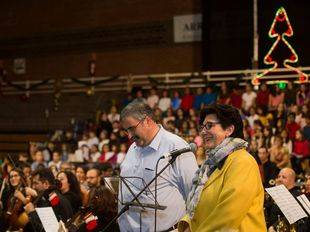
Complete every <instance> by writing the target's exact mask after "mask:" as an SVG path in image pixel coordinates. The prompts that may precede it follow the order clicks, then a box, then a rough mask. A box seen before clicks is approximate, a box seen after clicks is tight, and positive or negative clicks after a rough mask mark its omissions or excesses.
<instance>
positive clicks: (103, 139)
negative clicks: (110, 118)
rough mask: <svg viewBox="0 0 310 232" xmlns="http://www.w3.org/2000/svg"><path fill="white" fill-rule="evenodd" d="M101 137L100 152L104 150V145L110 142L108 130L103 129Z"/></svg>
mask: <svg viewBox="0 0 310 232" xmlns="http://www.w3.org/2000/svg"><path fill="white" fill-rule="evenodd" d="M99 138H100V142H99V145H98V149H99V151H100V152H102V147H103V145H106V144H109V143H110V139H109V136H108V132H107V131H106V130H102V131H101V132H100V135H99Z"/></svg>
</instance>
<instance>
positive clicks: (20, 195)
mask: <svg viewBox="0 0 310 232" xmlns="http://www.w3.org/2000/svg"><path fill="white" fill-rule="evenodd" d="M14 197H16V198H17V199H19V200H20V201H21V202H23V204H26V201H27V199H26V197H25V196H24V194H22V192H21V191H19V190H15V192H14Z"/></svg>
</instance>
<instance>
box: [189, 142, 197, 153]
mask: <svg viewBox="0 0 310 232" xmlns="http://www.w3.org/2000/svg"><path fill="white" fill-rule="evenodd" d="M189 147H190V148H191V152H193V153H195V152H196V151H197V145H196V143H190V144H189Z"/></svg>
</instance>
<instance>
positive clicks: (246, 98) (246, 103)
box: [242, 83, 257, 112]
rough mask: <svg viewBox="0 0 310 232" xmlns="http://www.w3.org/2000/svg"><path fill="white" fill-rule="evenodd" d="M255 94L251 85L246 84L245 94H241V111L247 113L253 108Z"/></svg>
mask: <svg viewBox="0 0 310 232" xmlns="http://www.w3.org/2000/svg"><path fill="white" fill-rule="evenodd" d="M256 97H257V95H256V93H255V92H254V91H253V89H252V85H251V83H246V85H245V92H244V93H243V94H242V109H243V110H244V112H248V111H249V109H250V108H251V107H252V106H255V102H256Z"/></svg>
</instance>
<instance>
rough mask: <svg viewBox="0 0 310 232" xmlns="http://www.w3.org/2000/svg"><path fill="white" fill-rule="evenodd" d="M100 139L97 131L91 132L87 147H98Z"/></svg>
mask: <svg viewBox="0 0 310 232" xmlns="http://www.w3.org/2000/svg"><path fill="white" fill-rule="evenodd" d="M98 144H99V139H98V137H97V135H96V133H95V131H90V132H89V134H88V139H87V146H88V147H91V146H92V145H98Z"/></svg>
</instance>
